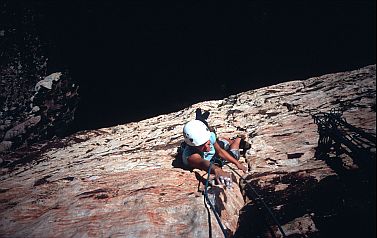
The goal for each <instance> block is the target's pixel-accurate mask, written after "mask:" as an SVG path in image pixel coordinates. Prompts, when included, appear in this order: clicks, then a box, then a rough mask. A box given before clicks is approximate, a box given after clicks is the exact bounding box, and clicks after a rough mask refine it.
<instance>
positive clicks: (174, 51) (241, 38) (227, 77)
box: [0, 0, 376, 131]
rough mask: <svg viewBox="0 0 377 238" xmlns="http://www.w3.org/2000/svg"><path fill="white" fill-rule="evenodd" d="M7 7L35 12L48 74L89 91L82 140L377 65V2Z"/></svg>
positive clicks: (30, 3) (112, 1)
mask: <svg viewBox="0 0 377 238" xmlns="http://www.w3.org/2000/svg"><path fill="white" fill-rule="evenodd" d="M4 2H7V3H8V6H10V7H11V8H12V9H16V10H15V11H17V12H18V13H17V14H16V15H15V16H16V18H12V19H7V20H8V21H12V22H13V21H14V22H21V21H23V19H24V18H23V16H24V13H25V12H27V11H29V10H33V11H34V12H35V18H36V19H38V21H37V22H36V23H37V24H36V25H35V26H36V27H37V29H36V30H37V31H38V33H39V35H40V39H41V41H42V42H49V43H48V47H47V48H48V49H47V50H46V57H48V62H47V63H48V65H47V68H48V69H47V72H46V74H50V73H52V72H56V71H62V70H63V69H67V70H69V72H70V73H71V75H72V78H73V79H74V80H75V81H76V82H77V83H78V84H79V86H80V88H79V94H80V98H81V101H80V104H79V108H78V110H77V112H76V120H75V122H74V123H75V124H74V126H73V128H72V131H78V130H85V129H95V128H100V127H106V126H113V125H117V124H123V123H126V122H130V121H139V120H141V119H145V118H149V117H152V116H155V115H159V114H162V113H168V112H173V111H178V110H182V109H183V108H186V107H187V106H189V105H192V104H193V103H196V102H200V101H205V100H212V99H222V98H224V97H227V96H229V95H231V94H235V93H239V92H244V91H247V90H250V89H256V88H260V87H263V86H268V85H273V84H277V83H279V82H285V81H288V80H295V79H306V78H308V77H312V76H319V75H323V74H327V73H334V72H340V71H347V70H353V69H357V68H360V67H363V66H366V65H370V64H375V62H376V56H375V52H376V48H375V47H376V46H375V45H376V44H375V42H376V30H375V29H376V19H375V14H376V5H375V1H372V0H370V1H325V2H322V1H320V2H318V1H304V2H303V1H289V2H281V1H280V2H279V1H276V2H270V1H242V2H222V1H213V0H211V1H189V2H188V1H181V0H177V1H174V2H161V1H152V0H139V1H134V0H124V1H119V0H107V1H104V0H77V1H69V0H68V1H44V0H27V1H26V0H12V1H4ZM16 26H18V25H17V24H16ZM17 30H20V31H22V29H17ZM0 31H1V29H0Z"/></svg>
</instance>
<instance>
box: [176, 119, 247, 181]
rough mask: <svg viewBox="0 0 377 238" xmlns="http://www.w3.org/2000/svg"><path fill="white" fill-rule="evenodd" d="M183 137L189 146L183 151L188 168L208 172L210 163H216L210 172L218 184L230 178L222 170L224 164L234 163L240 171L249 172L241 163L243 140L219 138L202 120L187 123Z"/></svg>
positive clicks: (183, 158) (183, 157)
mask: <svg viewBox="0 0 377 238" xmlns="http://www.w3.org/2000/svg"><path fill="white" fill-rule="evenodd" d="M183 136H184V139H185V142H186V144H187V146H185V148H184V149H183V152H182V160H183V163H184V164H185V165H186V166H189V167H191V168H196V169H200V170H204V171H208V170H209V168H210V161H211V160H212V161H214V164H213V165H212V167H211V171H210V172H211V174H214V175H215V179H216V181H217V182H218V183H220V182H221V181H220V177H229V176H230V174H229V173H227V172H225V171H223V170H222V168H221V166H222V164H223V163H227V162H230V163H233V164H234V165H236V166H237V168H238V169H240V170H242V171H243V172H247V168H246V167H245V166H244V165H242V164H241V163H240V162H239V158H240V150H239V149H240V143H241V142H243V141H242V139H241V138H238V137H237V138H235V139H234V140H230V139H226V138H217V137H216V134H215V133H214V132H211V131H210V130H209V128H208V127H207V126H206V125H205V124H204V123H203V122H202V121H201V120H192V121H189V122H188V123H186V124H185V126H184V128H183ZM243 143H244V142H243Z"/></svg>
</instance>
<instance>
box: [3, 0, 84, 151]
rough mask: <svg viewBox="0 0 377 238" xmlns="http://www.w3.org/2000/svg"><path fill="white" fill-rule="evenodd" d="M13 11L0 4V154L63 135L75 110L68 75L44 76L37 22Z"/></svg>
mask: <svg viewBox="0 0 377 238" xmlns="http://www.w3.org/2000/svg"><path fill="white" fill-rule="evenodd" d="M14 5H15V6H17V3H12V2H4V3H0V9H1V12H0V13H1V14H0V22H1V25H0V44H1V49H0V51H1V52H0V54H1V63H0V153H1V152H2V151H5V150H9V149H15V148H18V147H20V146H27V145H30V144H32V143H34V142H37V141H41V140H43V139H50V138H52V137H53V136H55V135H64V133H65V132H66V131H67V129H68V127H69V125H70V123H71V122H72V121H73V119H74V112H75V110H76V107H77V104H78V94H77V89H78V87H77V85H75V84H74V82H73V80H72V78H71V77H70V74H69V73H68V72H63V73H61V72H56V73H52V74H49V73H47V72H48V58H47V53H46V52H48V47H47V45H48V43H47V42H44V41H43V40H41V39H40V37H39V35H40V33H38V32H37V30H36V29H37V27H36V25H37V24H38V17H39V16H37V14H34V13H33V11H32V9H29V10H25V9H27V7H25V6H24V7H25V9H23V7H21V6H20V7H15V6H14ZM12 6H13V8H12ZM20 9H22V10H20ZM47 74H48V75H47Z"/></svg>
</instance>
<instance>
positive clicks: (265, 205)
mask: <svg viewBox="0 0 377 238" xmlns="http://www.w3.org/2000/svg"><path fill="white" fill-rule="evenodd" d="M226 165H227V166H228V167H229V168H230V169H231V170H232V171H233V172H234V173H236V174H237V175H238V176H239V177H240V180H243V181H245V183H246V185H248V186H249V188H250V190H251V191H252V192H253V193H254V194H255V195H256V196H257V201H261V202H262V204H263V206H264V208H265V209H266V210H267V212H268V213H269V214H270V216H271V218H272V219H273V220H274V222H275V224H276V225H277V226H278V228H279V230H280V232H281V234H282V235H283V237H286V235H285V232H284V230H283V228H282V227H281V225H280V223H279V221H278V219H277V218H276V216H275V215H274V213H273V212H272V211H271V209H270V208H269V207H268V206H267V204H266V203H265V201H264V200H263V198H262V197H261V196H260V195H259V194H258V192H257V191H256V190H255V189H254V188H253V187H252V186H251V185H250V184H249V183H247V181H246V180H245V179H244V178H243V177H242V176H241V175H240V174H239V173H238V172H237V171H236V170H235V169H233V168H232V167H231V166H230V165H229V164H226Z"/></svg>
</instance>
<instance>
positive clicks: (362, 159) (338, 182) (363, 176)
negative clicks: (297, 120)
mask: <svg viewBox="0 0 377 238" xmlns="http://www.w3.org/2000/svg"><path fill="white" fill-rule="evenodd" d="M313 118H314V121H315V123H316V124H317V125H318V132H319V135H320V137H319V141H318V148H317V151H316V158H317V159H320V160H324V161H326V163H327V164H328V165H329V167H330V168H332V169H333V170H334V171H335V172H336V173H337V175H338V176H336V177H328V178H326V179H324V180H322V181H321V183H320V186H318V188H317V191H316V192H315V193H314V194H313V195H314V197H315V199H314V200H315V201H317V203H316V204H314V207H316V209H317V212H316V216H315V222H316V225H317V226H318V228H319V229H320V230H321V234H324V235H326V237H334V236H339V235H340V234H341V235H342V237H375V236H376V226H375V224H376V137H375V135H374V134H371V133H368V132H366V131H364V130H362V129H360V128H357V127H354V126H353V125H350V124H349V123H347V121H346V120H345V119H344V118H343V117H342V111H341V110H337V109H333V110H331V111H330V112H329V113H320V114H315V115H314V116H313ZM345 156H347V157H350V158H351V159H352V162H353V163H354V165H356V166H351V167H350V166H349V165H347V163H346V162H345V161H344V159H345ZM320 194H326V200H323V199H322V198H320Z"/></svg>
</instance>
